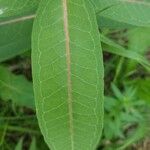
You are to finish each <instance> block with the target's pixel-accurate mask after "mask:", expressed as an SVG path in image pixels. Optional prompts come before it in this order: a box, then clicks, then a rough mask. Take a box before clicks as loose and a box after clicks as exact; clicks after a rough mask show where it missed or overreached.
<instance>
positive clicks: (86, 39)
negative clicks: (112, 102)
mask: <svg viewBox="0 0 150 150" xmlns="http://www.w3.org/2000/svg"><path fill="white" fill-rule="evenodd" d="M32 46H33V47H32V48H33V51H32V67H33V81H34V90H35V99H36V107H37V117H38V120H39V124H40V127H41V130H42V133H43V135H44V137H45V140H46V142H47V144H48V145H49V147H50V148H51V149H52V150H54V149H55V150H62V149H64V150H79V149H80V150H81V149H82V150H94V149H95V148H96V146H97V144H98V141H99V139H100V135H101V132H102V126H103V125H102V124H103V60H102V50H101V47H100V38H99V33H98V27H97V24H96V17H95V12H94V8H93V7H92V5H91V3H89V1H86V3H85V1H83V0H78V1H76V0H73V1H71V0H55V1H50V0H43V1H41V3H40V6H39V10H38V14H37V18H36V20H35V23H34V27H33V38H32Z"/></svg>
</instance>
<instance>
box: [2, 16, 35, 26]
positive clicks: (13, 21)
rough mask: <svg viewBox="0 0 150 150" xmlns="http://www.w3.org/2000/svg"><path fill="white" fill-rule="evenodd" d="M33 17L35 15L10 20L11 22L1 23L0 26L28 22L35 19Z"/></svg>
mask: <svg viewBox="0 0 150 150" xmlns="http://www.w3.org/2000/svg"><path fill="white" fill-rule="evenodd" d="M35 16H36V15H35V14H33V15H28V16H23V17H19V18H15V19H11V20H6V21H2V22H0V26H3V25H7V24H12V23H17V22H22V21H26V20H30V19H33V18H35Z"/></svg>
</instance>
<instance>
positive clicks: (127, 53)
mask: <svg viewBox="0 0 150 150" xmlns="http://www.w3.org/2000/svg"><path fill="white" fill-rule="evenodd" d="M101 41H102V42H103V43H105V44H107V45H109V46H110V47H111V48H108V49H104V50H105V51H107V52H110V53H113V54H117V55H120V56H123V57H126V58H130V59H133V60H135V61H137V62H138V63H140V64H141V65H142V66H143V67H145V68H146V69H147V70H150V63H149V62H148V60H146V58H145V57H143V56H142V55H141V54H139V53H137V52H136V51H132V50H128V49H125V48H124V47H122V46H120V45H119V44H117V43H115V42H113V41H112V40H110V39H109V38H107V37H106V36H104V35H101Z"/></svg>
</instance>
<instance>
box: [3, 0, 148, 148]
mask: <svg viewBox="0 0 150 150" xmlns="http://www.w3.org/2000/svg"><path fill="white" fill-rule="evenodd" d="M6 1H8V0H6ZM6 1H5V2H4V1H3V0H1V1H0V7H1V6H5V5H7V7H8V8H9V5H10V6H11V1H8V2H9V3H7V2H6ZM147 2H148V1H147ZM20 3H21V2H20ZM20 3H19V2H18V4H20ZM36 5H37V4H36V3H35V4H34V1H32V3H31V2H29V4H28V6H26V7H25V8H26V9H25V8H23V11H22V12H21V10H20V12H19V11H16V12H14V14H13V15H12V16H11V15H9V11H8V14H7V11H6V16H5V13H4V15H3V14H2V11H4V10H3V8H4V7H3V8H2V9H1V8H0V150H12V149H15V150H22V149H24V150H28V149H29V150H48V147H47V146H46V144H45V142H44V140H43V137H42V135H41V133H40V130H39V127H38V122H37V118H36V114H35V106H34V96H33V88H32V75H31V57H30V53H31V48H30V36H31V30H32V23H33V20H32V19H31V20H27V21H26V20H24V21H21V22H20V21H17V22H12V23H9V24H7V20H12V19H14V18H18V17H20V16H23V15H24V14H25V15H26V14H31V18H32V17H34V16H32V14H33V13H32V12H34V11H35V9H36V7H37V6H36ZM149 5H150V4H149ZM30 6H34V7H30ZM15 7H17V5H16V6H15ZM18 7H19V6H18ZM25 10H26V11H25ZM149 10H150V7H149ZM4 12H5V11H4ZM11 13H13V11H12V12H11ZM124 13H125V12H124ZM127 17H128V16H127ZM149 19H150V11H149ZM3 22H4V24H3ZM105 23H106V24H107V23H108V22H107V21H106V22H105ZM106 24H105V26H106ZM107 25H109V23H108V24H107ZM111 25H112V27H111V29H110V28H109V27H101V28H100V33H101V41H102V49H103V56H104V66H105V119H104V130H103V136H102V140H101V142H100V143H99V148H98V149H99V150H116V149H117V150H150V138H149V136H150V135H149V133H150V65H149V62H148V61H150V27H145V26H143V25H140V27H137V26H134V27H131V26H129V25H126V24H124V23H123V25H122V26H121V28H117V27H116V24H115V23H114V24H111ZM117 25H118V24H117ZM130 25H132V22H130ZM134 25H135V24H134ZM109 26H110V25H109ZM89 61H90V60H89Z"/></svg>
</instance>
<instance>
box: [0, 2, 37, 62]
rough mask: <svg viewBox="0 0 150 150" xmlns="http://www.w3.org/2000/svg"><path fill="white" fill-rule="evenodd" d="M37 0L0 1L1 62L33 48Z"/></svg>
mask: <svg viewBox="0 0 150 150" xmlns="http://www.w3.org/2000/svg"><path fill="white" fill-rule="evenodd" d="M37 6H38V1H37V0H32V1H28V0H24V1H20V0H16V1H12V0H1V1H0V62H1V61H4V60H6V59H9V58H11V57H13V56H16V55H18V54H21V53H23V52H25V51H27V50H30V49H31V31H32V25H33V18H34V16H35V10H36V8H37Z"/></svg>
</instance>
